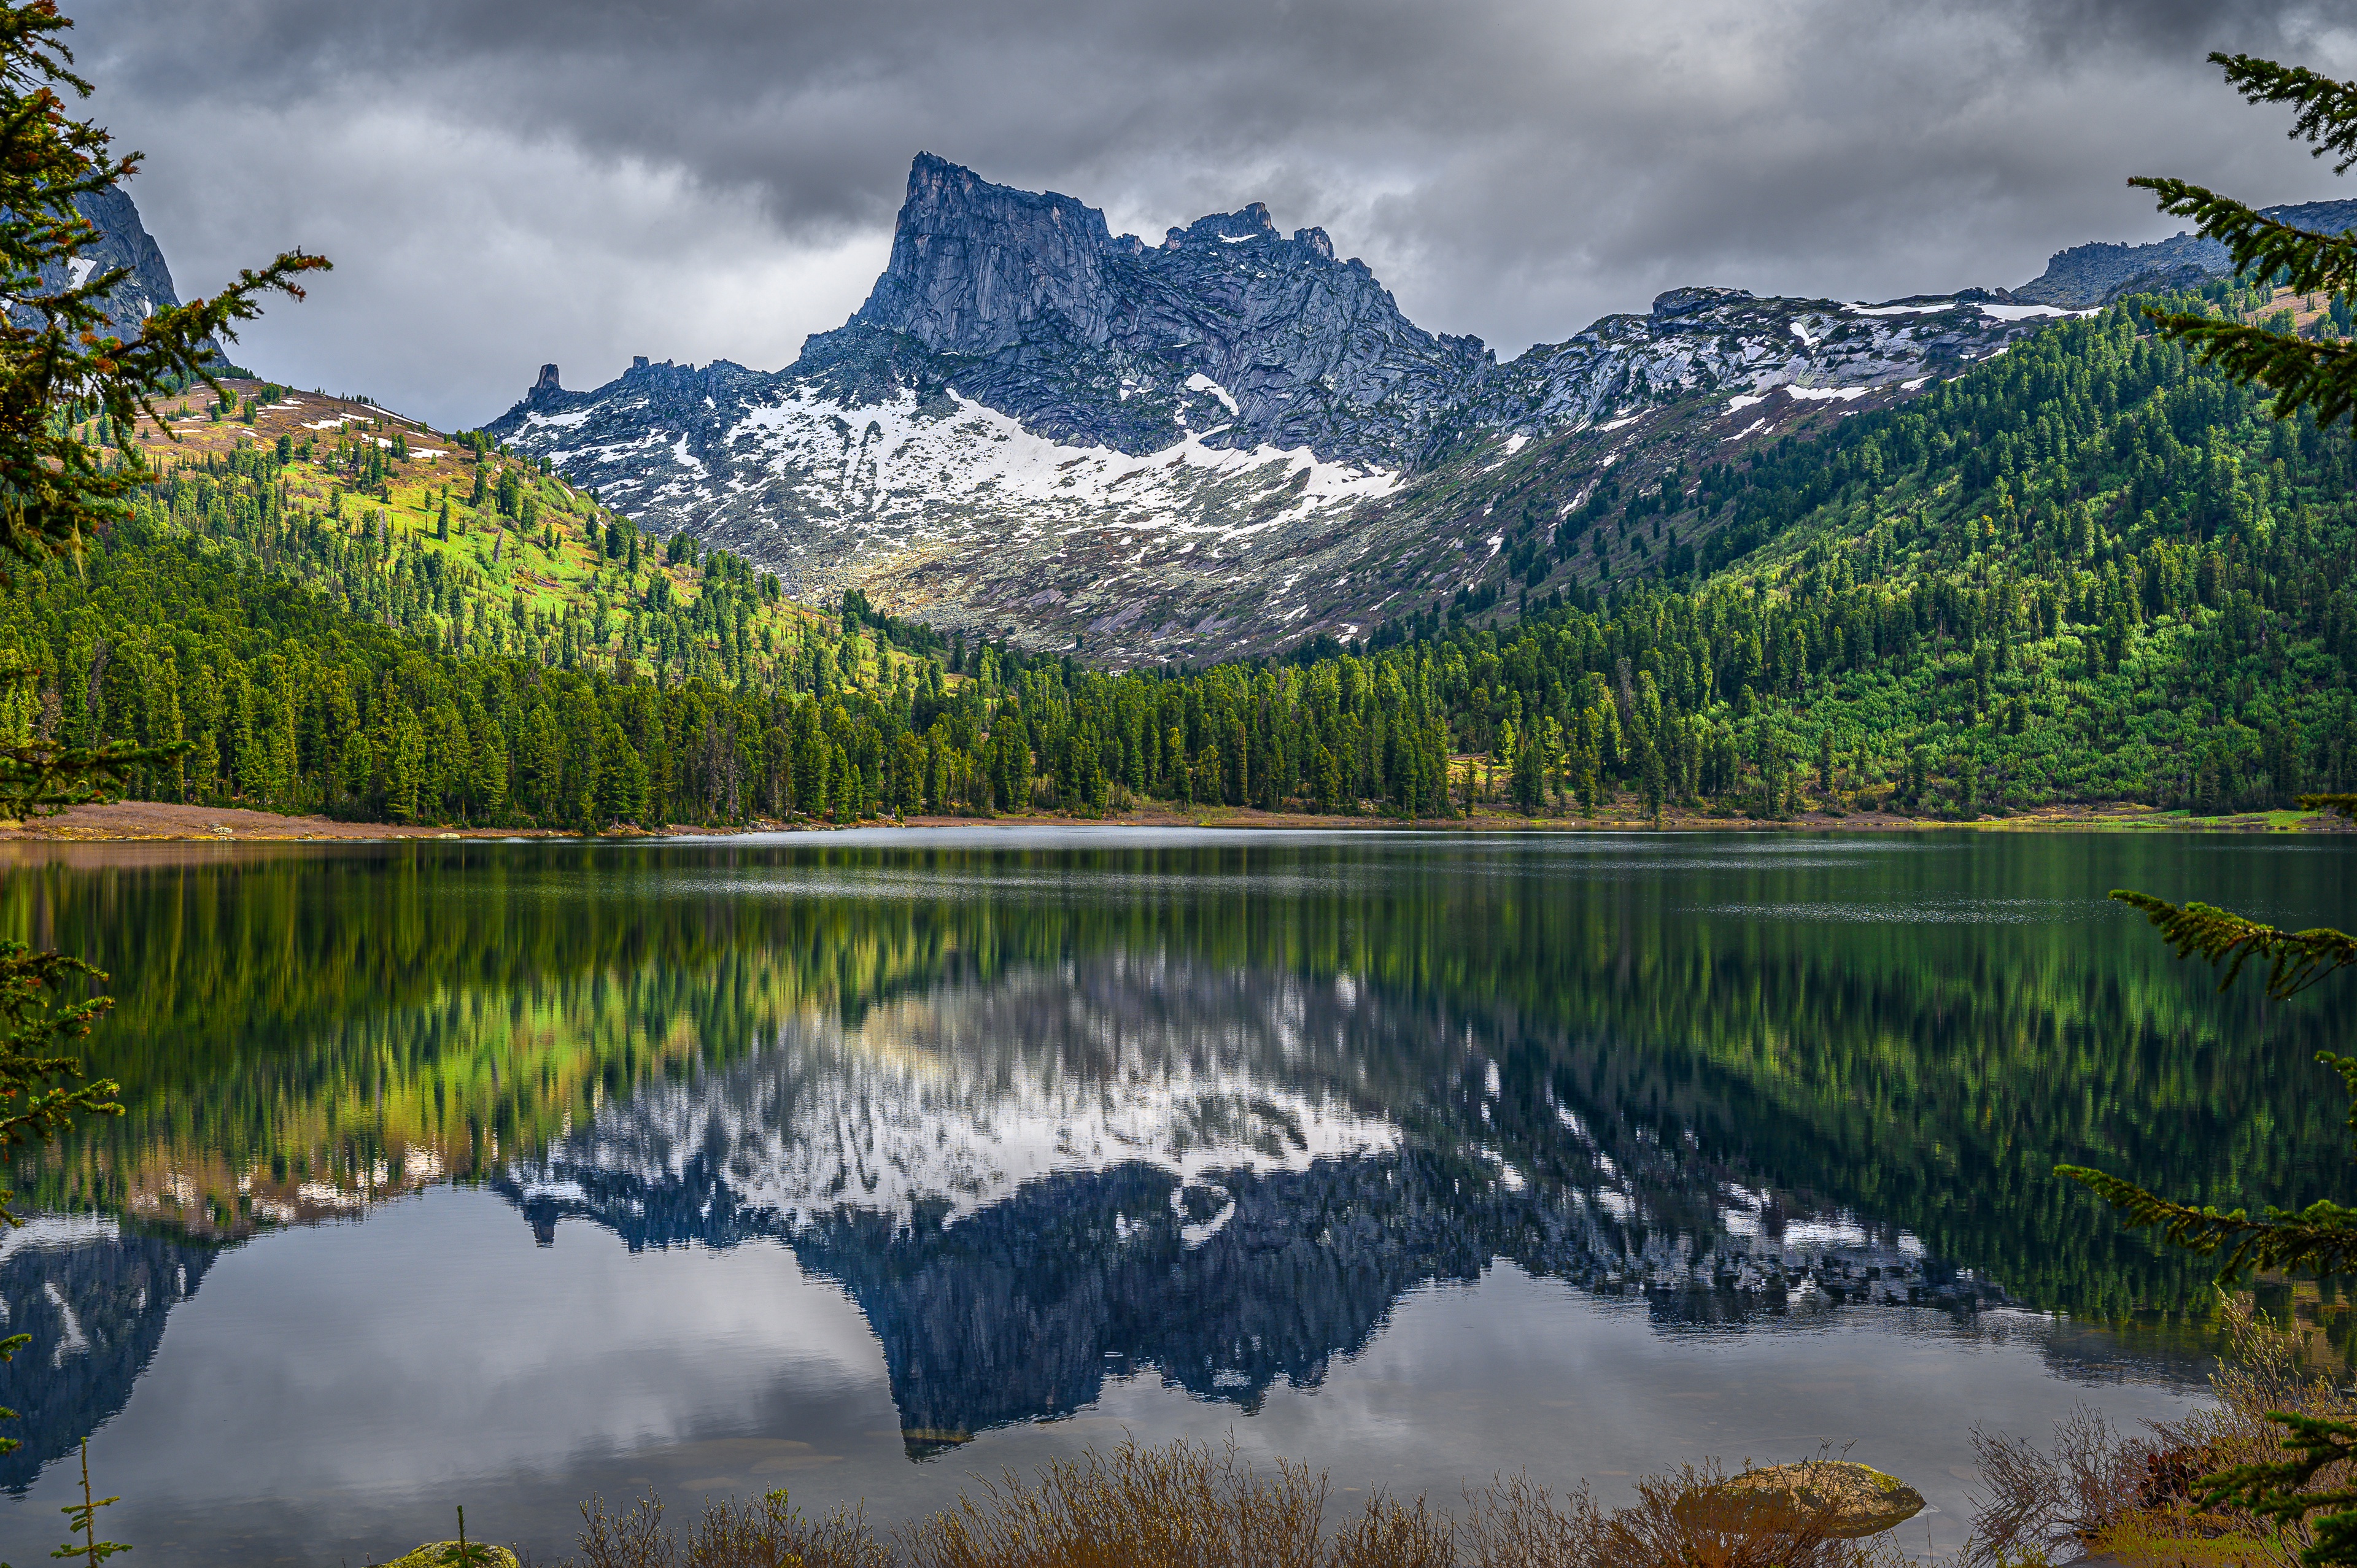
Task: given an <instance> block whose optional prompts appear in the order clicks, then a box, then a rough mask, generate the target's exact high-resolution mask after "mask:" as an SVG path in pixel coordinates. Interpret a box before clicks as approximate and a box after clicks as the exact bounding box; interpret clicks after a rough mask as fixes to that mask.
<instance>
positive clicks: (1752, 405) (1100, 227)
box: [488, 155, 2060, 664]
mask: <svg viewBox="0 0 2357 1568" xmlns="http://www.w3.org/2000/svg"><path fill="white" fill-rule="evenodd" d="M2058 314H2060V310H2059V307H2057V306H2051V305H2046V304H2026V305H2025V304H2018V303H2016V302H2014V301H2012V300H2011V299H2010V297H2009V296H2007V295H2005V294H2004V293H2003V292H2002V291H1996V292H1989V291H1979V290H1975V291H1967V292H1966V293H1964V294H1962V295H1953V296H1945V295H1943V296H1937V297H1932V296H1925V297H1917V298H1910V299H1903V300H1897V301H1892V302H1890V303H1888V304H1884V305H1880V306H1861V305H1855V304H1846V303H1843V302H1839V301H1835V300H1825V299H1763V298H1758V297H1755V296H1753V295H1750V294H1749V293H1746V292H1745V291H1743V290H1740V289H1730V288H1682V289H1675V290H1672V291H1670V292H1669V293H1666V294H1664V295H1662V296H1661V297H1660V298H1658V299H1657V300H1655V301H1654V303H1653V306H1652V310H1651V311H1649V312H1648V313H1646V314H1644V315H1641V316H1639V315H1628V316H1611V317H1605V318H1603V319H1602V320H1600V321H1598V322H1596V323H1594V324H1593V325H1591V326H1590V327H1588V328H1587V329H1586V330H1584V331H1582V332H1580V333H1577V334H1576V335H1574V336H1573V337H1571V338H1567V339H1566V340H1565V341H1563V342H1560V343H1551V344H1541V345H1538V346H1537V347H1534V348H1533V349H1529V350H1528V351H1526V352H1524V353H1523V354H1522V355H1520V356H1518V357H1517V358H1516V359H1514V360H1512V361H1511V362H1509V363H1506V364H1503V365H1501V364H1499V363H1498V362H1497V360H1496V357H1495V356H1494V355H1493V354H1492V353H1491V351H1490V350H1489V349H1485V348H1484V347H1483V346H1482V345H1481V344H1480V341H1479V339H1476V338H1453V337H1448V336H1435V335H1433V334H1431V333H1428V332H1426V331H1425V330H1424V329H1423V328H1419V327H1417V326H1416V325H1415V323H1414V322H1412V321H1410V320H1409V319H1408V318H1407V317H1405V315H1404V314H1402V312H1401V311H1400V309H1399V307H1398V306H1397V304H1396V303H1395V302H1394V300H1393V298H1392V296H1391V295H1390V293H1389V292H1388V291H1387V290H1385V289H1384V288H1383V286H1382V285H1381V284H1380V283H1378V282H1377V280H1376V279H1375V277H1374V275H1373V274H1372V273H1371V272H1370V271H1369V270H1368V268H1367V266H1366V264H1365V263H1363V262H1361V261H1358V260H1356V259H1350V260H1342V259H1338V258H1337V257H1336V256H1335V254H1334V249H1333V245H1332V243H1331V242H1329V240H1328V238H1327V236H1326V235H1325V234H1324V233H1323V232H1322V231H1319V230H1317V229H1297V230H1295V231H1293V232H1292V233H1291V234H1290V235H1287V234H1285V233H1282V232H1280V231H1278V230H1277V229H1276V228H1275V224H1274V223H1273V222H1272V221H1271V220H1270V217H1269V214H1268V212H1267V209H1265V208H1264V207H1262V206H1261V205H1259V204H1258V203H1254V204H1253V205H1251V206H1247V207H1245V208H1243V209H1240V210H1238V211H1235V212H1231V213H1223V214H1215V215H1213V216H1211V217H1207V218H1202V219H1199V220H1196V221H1195V222H1194V223H1192V224H1189V226H1187V227H1186V228H1184V229H1172V230H1170V231H1168V233H1167V234H1166V235H1165V236H1164V238H1163V239H1162V241H1161V242H1160V243H1159V244H1154V245H1149V244H1147V243H1146V242H1145V241H1143V240H1140V239H1138V238H1137V237H1135V236H1134V235H1119V236H1115V235H1114V234H1113V233H1112V232H1111V231H1110V230H1109V229H1108V228H1107V226H1106V224H1105V221H1104V218H1103V214H1102V213H1101V212H1099V211H1097V210H1096V209H1092V208H1090V207H1087V206H1084V205H1083V204H1082V203H1081V202H1079V201H1077V200H1074V199H1072V198H1071V197H1067V196H1060V195H1054V194H1047V195H1040V194H1035V193H1032V192H1028V191H1021V190H1015V189H1011V188H1007V187H1005V186H998V185H994V184H991V183H989V182H988V181H985V180H984V179H982V178H981V177H978V176H977V175H975V174H974V173H973V172H972V171H971V170H968V169H964V168H961V167H959V166H956V165H953V164H950V163H948V162H945V161H944V160H942V159H940V158H937V157H933V156H930V155H925V156H919V157H918V158H917V160H916V162H915V164H914V166H912V167H911V169H910V171H909V190H908V196H907V199H906V201H905V202H904V204H903V206H902V208H901V210H900V215H899V222H898V225H897V227H896V230H895V232H894V237H893V244H892V253H891V259H890V261H889V263H888V265H887V266H886V268H885V271H884V274H883V275H882V276H881V277H879V278H878V279H877V284H876V286H875V288H874V290H873V291H872V292H871V293H870V294H869V295H868V298H867V300H866V303H865V304H863V305H862V306H860V308H859V309H858V311H857V312H856V313H855V314H854V315H853V316H852V317H851V319H850V320H849V321H848V322H846V323H845V325H844V326H843V327H842V328H837V329H836V330H834V331H832V332H825V333H820V334H817V335H815V336H813V338H811V339H810V341H809V342H808V343H807V344H806V345H805V346H804V348H803V351H802V356H801V358H800V359H799V360H796V362H795V363H794V364H792V365H791V366H789V367H787V368H786V369H784V370H782V371H774V372H763V371H751V370H748V369H746V368H745V367H743V366H741V365H737V364H734V363H731V362H729V361H726V360H719V361H716V362H714V363H713V364H711V365H708V366H705V367H703V368H701V369H698V368H695V367H693V366H680V365H673V364H672V363H670V362H668V361H666V362H663V363H661V364H652V363H649V362H648V361H647V360H639V361H637V362H636V363H635V364H634V365H633V366H632V368H631V369H630V371H628V372H626V373H625V374H624V375H623V376H621V377H620V378H619V379H618V380H616V381H612V382H609V383H608V385H606V386H604V387H601V388H598V389H597V390H596V391H594V392H567V391H565V390H564V389H563V388H562V386H561V385H560V384H559V382H558V380H557V375H556V370H555V367H554V366H551V367H547V368H546V369H545V370H544V371H543V373H542V377H541V380H540V382H539V384H537V385H536V386H534V387H533V390H532V392H530V394H529V395H527V396H526V397H525V399H524V400H523V401H522V402H521V403H518V404H516V406H515V407H513V408H512V409H511V410H509V411H508V413H506V414H504V415H502V416H501V417H500V419H498V420H496V421H494V422H492V423H491V424H490V426H488V428H489V429H490V431H491V432H492V433H493V434H495V435H499V436H500V438H502V439H504V440H507V441H510V442H511V443H512V444H513V445H514V446H517V447H518V448H519V449H520V450H522V451H524V452H527V453H529V454H532V455H533V456H544V457H546V458H548V459H550V460H551V461H552V462H553V463H554V465H555V466H556V467H557V468H558V469H559V470H560V471H561V472H563V473H565V474H566V475H567V476H568V477H570V478H573V479H574V480H576V482H578V483H582V484H586V485H590V486H593V487H595V488H596V489H597V491H598V492H599V494H600V495H601V497H603V498H605V499H608V500H609V501H610V502H611V503H613V504H615V505H617V506H619V507H620V508H622V509H623V510H627V511H628V512H630V514H631V515H633V516H634V517H635V518H636V519H637V520H638V521H640V523H641V524H642V525H643V526H647V527H651V528H658V529H664V530H673V529H676V530H685V531H687V532H692V533H694V534H695V535H696V536H697V537H699V538H702V539H705V540H709V541H711V542H716V543H720V544H724V545H726V547H727V548H729V549H730V550H732V551H735V552H737V553H741V554H744V555H745V556H747V557H748V558H749V559H751V560H753V561H755V562H756V563H758V564H760V565H762V566H765V567H768V568H770V569H772V570H774V571H776V572H777V573H779V574H780V575H781V576H782V577H783V578H784V579H785V581H786V582H787V584H788V585H789V587H790V588H791V590H792V591H793V592H795V593H797V594H798V595H800V596H804V597H811V598H816V597H822V596H834V595H835V594H838V593H840V592H841V591H842V590H844V589H845V588H849V587H858V588H861V589H863V590H865V591H866V593H867V594H868V595H869V596H871V597H872V598H874V599H875V601H876V602H877V603H878V604H881V605H884V606H886V607H890V608H893V609H896V610H901V611H905V612H907V613H909V614H911V615H914V616H917V617H918V618H921V619H923V620H925V621H927V622H928V623H930V624H931V625H934V626H936V627H938V628H944V629H949V628H955V629H965V630H974V631H980V632H985V633H988V634H991V635H994V636H997V637H1001V638H1004V639H1009V640H1012V641H1014V642H1016V643H1017V644H1018V645H1022V646H1027V647H1032V648H1053V649H1065V648H1071V647H1078V648H1080V649H1081V650H1082V651H1083V652H1084V653H1085V654H1086V655H1087V656H1089V657H1090V658H1091V660H1092V661H1096V662H1107V663H1114V664H1126V663H1137V662H1167V661H1170V660H1206V659H1211V658H1217V657H1226V656H1232V655H1238V654H1248V653H1254V652H1260V651H1265V650H1270V649H1273V648H1275V647H1278V646H1281V645H1284V644H1287V643H1291V642H1296V641H1299V640H1302V639H1308V638H1310V637H1314V636H1316V635H1318V634H1319V633H1327V634H1332V635H1340V636H1356V635H1363V634H1364V633H1366V632H1367V631H1368V630H1370V629H1371V628H1372V627H1373V626H1374V625H1375V624H1377V623H1378V622H1379V621H1383V620H1385V619H1396V618H1402V617H1404V616H1405V615H1409V614H1413V613H1415V612H1417V611H1420V610H1423V609H1425V608H1427V607H1431V606H1434V605H1436V604H1437V603H1440V602H1442V601H1445V600H1447V599H1448V597H1449V596H1451V595H1453V594H1454V593H1456V592H1457V590H1458V588H1460V587H1462V586H1465V585H1468V584H1469V583H1472V582H1475V581H1476V580H1478V579H1479V578H1480V577H1481V576H1482V575H1485V572H1486V571H1487V570H1488V568H1489V564H1490V563H1491V560H1492V559H1493V558H1494V557H1496V556H1497V555H1498V554H1499V553H1501V549H1502V548H1504V547H1505V546H1506V545H1507V544H1508V542H1509V536H1510V535H1511V536H1515V537H1517V538H1518V537H1520V536H1522V535H1525V534H1528V533H1530V532H1533V531H1552V530H1553V529H1554V528H1555V526H1556V525H1557V524H1558V523H1560V522H1561V521H1564V520H1565V519H1566V518H1567V517H1568V516H1569V515H1570V514H1571V513H1572V511H1573V510H1575V509H1576V508H1577V507H1578V506H1579V505H1581V504H1582V503H1584V502H1585V501H1587V499H1590V497H1591V496H1592V495H1593V493H1594V492H1595V490H1596V489H1597V483H1598V480H1599V479H1600V478H1602V477H1603V476H1604V475H1605V474H1606V471H1607V470H1608V469H1610V468H1612V467H1614V466H1615V465H1616V464H1624V463H1625V464H1626V467H1621V468H1620V473H1621V474H1631V473H1633V474H1635V475H1636V476H1637V479H1636V483H1637V484H1638V485H1652V484H1654V483H1656V482H1657V481H1658V480H1659V479H1660V478H1662V477H1663V475H1664V474H1665V473H1670V472H1677V471H1683V470H1684V469H1686V468H1689V467H1699V466H1702V465H1705V464H1709V463H1724V462H1727V461H1728V460H1730V459H1738V458H1740V457H1741V456H1743V455H1744V454H1746V453H1748V452H1749V451H1750V450H1752V449H1753V448H1755V447H1757V446H1760V444H1762V443H1765V442H1768V441H1771V440H1774V439H1777V438H1780V437H1781V436H1784V435H1792V434H1807V433H1810V432H1812V431H1814V430H1817V429H1820V428H1823V427H1825V426H1827V425H1829V424H1833V423H1834V422H1835V421H1836V420H1838V418H1839V417H1840V416H1841V415H1843V414H1846V413H1856V412H1858V411H1859V410H1861V409H1863V408H1867V407H1877V406H1882V405H1885V404H1887V403H1891V402H1894V401H1900V400H1903V399H1905V398H1906V397H1908V396H1910V395H1911V394H1913V393H1914V392H1918V391H1920V390H1921V388H1922V387H1923V386H1925V385H1927V384H1929V383H1930V382H1931V381H1933V380H1935V379H1937V378H1943V377H1948V376H1953V375H1955V374H1956V373H1958V372H1959V371H1962V370H1963V369H1964V368H1965V367H1967V366H1969V365H1971V364H1974V363H1975V362H1979V361H1982V360H1986V359H1988V358H1989V357H1991V356H1992V355H1995V354H1997V353H2000V352H2002V351H2003V350H2004V349H2006V348H2007V347H2008V346H2010V345H2011V344H2013V343H2014V342H2017V341H2018V340H2019V339H2020V338H2023V337H2024V336H2026V335H2027V334H2029V332H2031V331H2034V330H2035V329H2036V328H2037V327H2038V325H2039V324H2040V322H2041V321H2043V320H2045V319H2049V318H2051V317H2054V316H2056V315H2058ZM1617 477H1618V476H1615V478H1617ZM1616 489H1617V487H1616ZM1507 502H1511V508H1512V510H1510V511H1509V512H1508V513H1506V514H1505V515H1504V516H1503V517H1501V516H1499V515H1497V514H1498V510H1499V507H1500V505H1501V503H1507ZM1705 532H1707V531H1705ZM1695 542H1699V541H1698V540H1697V541H1695ZM1597 575H1598V571H1597V570H1593V569H1589V568H1587V567H1583V566H1582V565H1580V564H1577V563H1576V562H1574V561H1571V560H1568V559H1566V560H1565V561H1563V562H1561V563H1560V564H1559V565H1558V566H1557V567H1556V569H1555V570H1554V571H1553V572H1552V573H1551V574H1549V575H1547V576H1546V577H1544V578H1543V579H1542V580H1540V581H1538V582H1535V583H1532V584H1530V585H1528V586H1529V587H1530V588H1531V589H1532V590H1533V591H1536V592H1546V591H1550V590H1551V589H1554V588H1558V587H1565V586H1567V585H1572V584H1574V583H1575V582H1577V581H1579V580H1581V579H1583V578H1585V579H1587V580H1589V581H1593V580H1594V578H1595V577H1596V576H1597Z"/></svg>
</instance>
